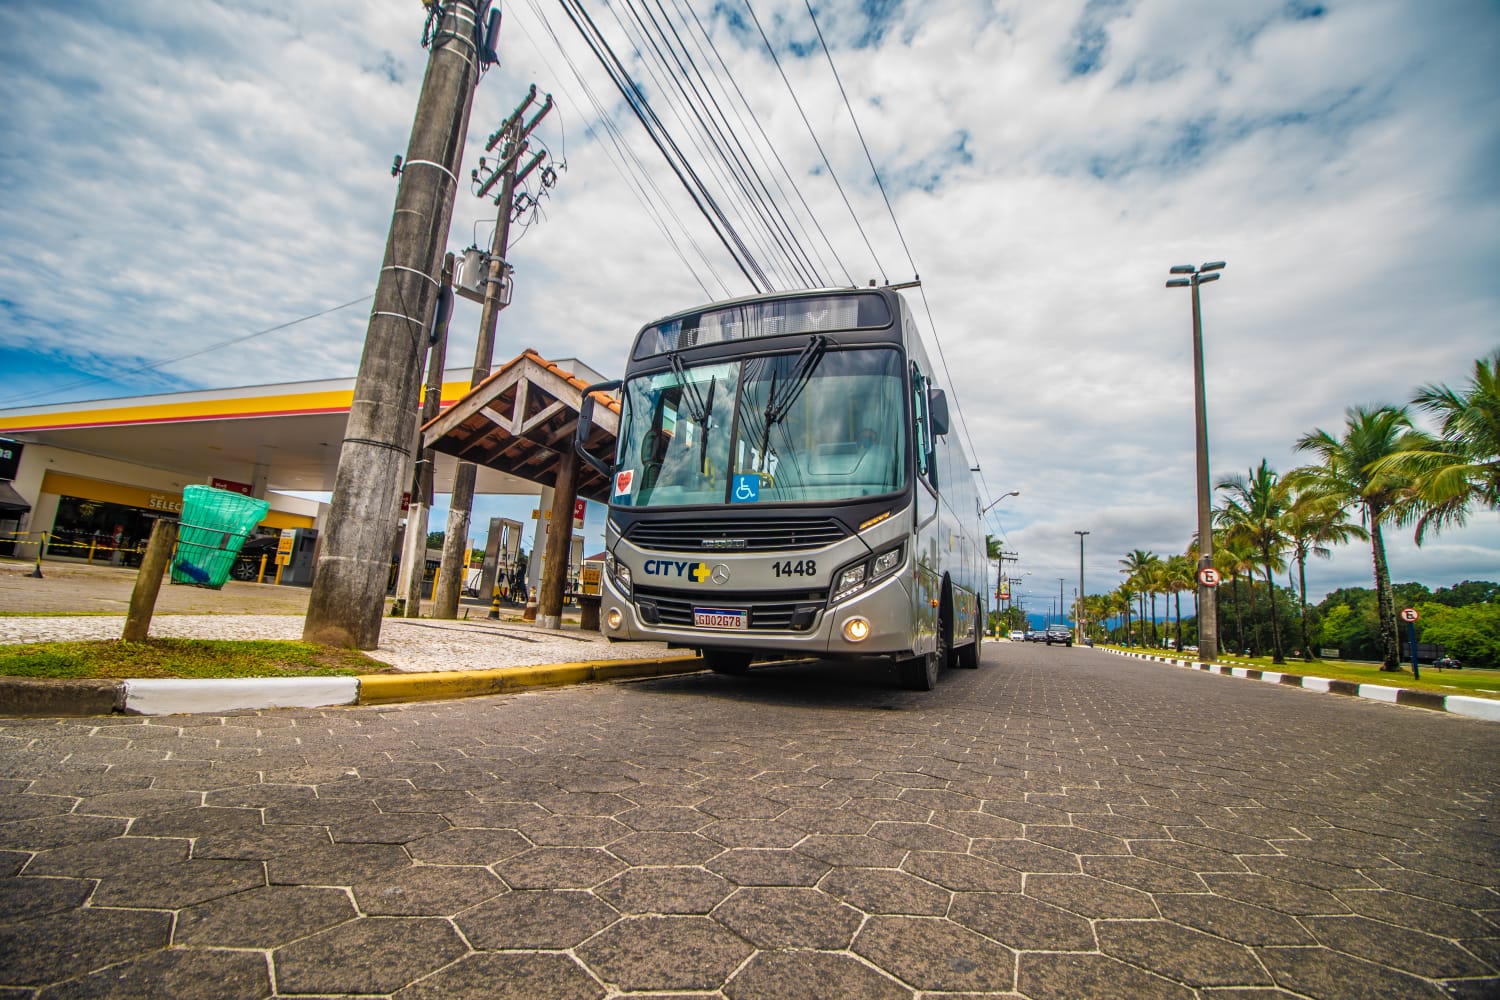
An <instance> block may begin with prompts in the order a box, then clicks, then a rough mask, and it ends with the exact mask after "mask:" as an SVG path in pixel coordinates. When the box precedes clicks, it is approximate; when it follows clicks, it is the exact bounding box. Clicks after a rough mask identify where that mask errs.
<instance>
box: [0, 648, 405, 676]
mask: <svg viewBox="0 0 1500 1000" xmlns="http://www.w3.org/2000/svg"><path fill="white" fill-rule="evenodd" d="M394 672H396V670H395V668H394V667H392V666H391V665H390V664H387V663H382V662H381V661H379V660H376V659H372V658H371V657H369V656H366V655H365V654H364V653H361V652H359V651H358V650H353V649H341V648H338V647H334V646H320V645H317V644H316V643H310V642H281V641H272V640H228V639H147V640H146V641H145V642H123V641H121V640H119V639H104V640H97V641H93V642H31V643H23V644H20V645H10V646H0V676H8V677H39V678H57V679H72V678H103V679H110V678H114V679H119V678H141V677H175V678H192V679H203V678H225V677H347V676H354V675H358V674H383V673H394Z"/></svg>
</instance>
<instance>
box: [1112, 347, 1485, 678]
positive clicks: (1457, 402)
mask: <svg viewBox="0 0 1500 1000" xmlns="http://www.w3.org/2000/svg"><path fill="white" fill-rule="evenodd" d="M1419 415H1425V416H1426V417H1428V418H1430V421H1431V425H1432V426H1431V429H1426V428H1423V427H1419V426H1418V424H1417V417H1418V416H1419ZM1296 449H1297V451H1299V452H1302V453H1305V454H1306V455H1308V456H1309V458H1310V459H1312V461H1310V462H1309V463H1308V464H1306V465H1302V466H1299V467H1297V468H1295V469H1293V470H1291V471H1290V472H1288V473H1286V474H1285V475H1282V474H1279V473H1278V472H1277V471H1276V470H1275V469H1273V468H1272V467H1271V466H1270V463H1269V462H1268V461H1266V460H1265V459H1262V460H1261V462H1260V464H1259V465H1258V466H1257V467H1255V468H1253V469H1249V470H1247V472H1246V474H1245V475H1232V476H1227V477H1225V478H1223V479H1222V480H1220V481H1219V482H1218V483H1217V484H1216V487H1215V488H1216V494H1217V497H1218V502H1217V503H1216V504H1215V507H1214V511H1213V532H1214V539H1213V550H1214V552H1213V560H1214V566H1215V568H1217V569H1218V570H1219V573H1220V575H1221V576H1222V578H1223V581H1224V582H1223V584H1221V586H1220V591H1219V593H1220V597H1219V601H1218V602H1217V603H1218V626H1219V630H1218V634H1219V641H1220V645H1221V647H1222V648H1224V649H1226V650H1227V649H1245V650H1248V651H1251V652H1253V653H1263V652H1264V651H1266V650H1269V651H1270V653H1271V659H1272V661H1273V662H1274V663H1285V662H1286V649H1287V647H1288V646H1289V645H1290V646H1291V647H1292V648H1293V652H1294V653H1295V654H1296V655H1298V656H1300V657H1301V658H1303V659H1306V660H1311V659H1313V658H1314V653H1315V649H1318V648H1326V647H1337V648H1338V649H1339V650H1340V654H1341V655H1343V656H1355V657H1365V658H1369V659H1378V660H1379V661H1380V663H1381V668H1382V669H1384V670H1399V669H1400V662H1399V660H1400V655H1401V645H1400V638H1399V632H1398V623H1397V619H1396V607H1397V598H1398V597H1399V598H1400V600H1401V602H1402V605H1403V606H1413V607H1417V608H1418V611H1419V613H1420V614H1421V615H1422V633H1423V634H1422V641H1424V642H1440V643H1443V644H1444V645H1445V646H1447V648H1448V652H1449V653H1450V654H1452V655H1456V656H1458V657H1459V658H1460V659H1462V660H1465V661H1466V662H1468V663H1471V664H1472V665H1474V666H1495V667H1500V601H1497V597H1500V586H1497V585H1495V584H1492V583H1485V582H1482V581H1479V582H1465V583H1463V584H1460V585H1458V586H1455V587H1454V588H1452V589H1451V590H1448V589H1446V588H1445V589H1440V590H1439V591H1437V592H1435V593H1434V592H1430V591H1428V589H1427V588H1426V587H1424V586H1422V585H1420V584H1399V585H1393V584H1392V582H1391V579H1390V569H1389V566H1388V563H1387V559H1386V550H1385V536H1386V533H1387V532H1388V531H1390V530H1393V529H1407V528H1409V529H1412V530H1413V532H1414V536H1413V537H1414V540H1415V542H1416V544H1417V545H1418V546H1420V545H1421V544H1422V543H1423V542H1424V541H1425V540H1426V539H1427V538H1429V537H1431V536H1433V535H1436V534H1439V533H1441V532H1442V531H1444V530H1446V529H1450V528H1455V527H1460V526H1462V525H1464V524H1465V523H1467V520H1468V518H1469V516H1470V515H1471V514H1473V513H1474V512H1475V511H1481V510H1488V511H1496V510H1500V350H1496V351H1495V352H1494V353H1492V354H1490V355H1488V356H1486V357H1483V358H1480V359H1478V360H1476V361H1475V362H1474V374H1473V378H1472V379H1470V381H1469V382H1468V384H1467V385H1463V386H1460V387H1458V388H1453V387H1450V386H1447V385H1441V384H1429V385H1424V386H1422V387H1421V388H1419V389H1417V390H1416V392H1415V393H1414V394H1413V395H1412V398H1411V400H1410V401H1409V403H1407V404H1405V405H1380V406H1355V407H1350V408H1349V409H1348V410H1346V411H1345V413H1344V424H1343V426H1342V427H1340V428H1337V429H1336V430H1335V431H1332V432H1330V431H1327V430H1324V429H1322V428H1316V429H1314V430H1313V431H1312V432H1310V433H1308V434H1304V435H1303V436H1302V437H1300V438H1299V439H1298V440H1297V443H1296ZM1354 542H1362V543H1367V544H1368V545H1369V546H1370V555H1371V564H1372V569H1373V582H1374V587H1373V588H1372V589H1371V590H1368V591H1365V590H1362V589H1359V588H1352V589H1347V590H1343V591H1335V592H1334V593H1333V594H1330V595H1328V596H1327V597H1326V598H1324V600H1323V601H1322V602H1321V603H1320V604H1319V605H1318V607H1317V608H1316V609H1313V608H1309V606H1308V604H1307V601H1306V596H1307V561H1308V559H1310V558H1311V559H1326V558H1329V557H1330V556H1331V555H1332V553H1333V547H1334V546H1338V545H1345V544H1350V543H1354ZM1197 564H1198V539H1197V535H1196V533H1195V534H1194V537H1193V539H1192V541H1191V542H1190V543H1189V546H1188V549H1187V551H1186V552H1184V553H1183V554H1181V555H1174V556H1169V557H1167V558H1165V559H1163V558H1161V557H1159V556H1157V555H1155V554H1154V553H1151V552H1146V551H1142V550H1140V549H1136V550H1135V551H1133V552H1131V553H1130V554H1128V555H1127V556H1126V557H1125V558H1123V559H1121V560H1120V566H1121V572H1122V573H1123V574H1125V582H1124V583H1122V584H1121V585H1120V587H1119V588H1118V589H1116V590H1114V591H1112V592H1110V593H1108V594H1101V595H1096V596H1093V597H1089V598H1087V599H1086V603H1085V606H1084V609H1083V615H1084V618H1085V619H1086V620H1089V621H1094V622H1106V621H1113V622H1120V623H1123V624H1117V625H1115V626H1113V627H1112V628H1111V629H1110V634H1111V637H1112V638H1117V639H1123V640H1125V641H1137V640H1139V641H1141V642H1143V643H1146V644H1150V645H1157V646H1163V645H1166V644H1167V643H1166V639H1167V638H1168V637H1167V636H1166V635H1165V632H1167V631H1168V630H1170V631H1172V632H1173V633H1174V637H1173V642H1174V644H1175V645H1176V646H1177V648H1179V649H1181V648H1183V642H1184V640H1185V639H1186V641H1188V642H1192V641H1194V640H1195V639H1196V632H1197V629H1196V621H1195V620H1194V619H1189V620H1188V621H1187V623H1186V634H1185V632H1184V620H1183V618H1182V614H1181V603H1182V594H1183V593H1184V592H1191V591H1193V590H1195V589H1196V586H1197V584H1196V580H1195V576H1194V570H1195V568H1196V566H1197ZM1283 573H1284V574H1286V586H1285V587H1282V586H1279V585H1278V584H1277V575H1278V574H1283ZM1158 597H1163V598H1166V600H1167V602H1168V605H1167V609H1166V616H1167V620H1166V623H1165V627H1163V623H1162V622H1160V621H1159V620H1158V618H1157V613H1156V602H1157V598H1158ZM1226 598H1227V599H1226ZM1148 602H1149V613H1148ZM1174 612H1175V620H1174ZM1132 618H1133V619H1134V625H1135V627H1134V628H1133V627H1132ZM1231 640H1232V641H1231Z"/></svg>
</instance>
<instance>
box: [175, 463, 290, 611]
mask: <svg viewBox="0 0 1500 1000" xmlns="http://www.w3.org/2000/svg"><path fill="white" fill-rule="evenodd" d="M270 509H271V505H270V504H269V503H267V502H266V501H264V500H257V499H256V498H255V497H247V496H244V495H243V494H240V493H231V492H230V491H229V490H216V489H214V488H213V487H212V486H189V487H187V488H186V489H184V490H183V491H182V521H181V524H180V526H179V528H178V532H177V551H176V553H175V554H174V555H173V557H172V582H173V583H185V584H188V585H190V586H194V587H208V588H210V589H212V590H218V589H220V588H221V587H223V586H224V581H225V580H228V579H229V571H230V569H232V568H233V567H234V559H235V557H236V556H238V555H239V554H240V547H241V546H243V545H244V544H245V538H246V536H247V535H249V534H250V532H251V531H252V530H254V528H255V526H256V525H257V524H259V523H260V522H261V519H262V518H264V517H265V516H266V512H267V511H269V510H270Z"/></svg>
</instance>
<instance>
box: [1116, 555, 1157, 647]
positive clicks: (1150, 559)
mask: <svg viewBox="0 0 1500 1000" xmlns="http://www.w3.org/2000/svg"><path fill="white" fill-rule="evenodd" d="M1159 562H1161V559H1160V557H1158V556H1157V555H1156V553H1154V552H1147V551H1146V550H1144V549H1136V550H1135V551H1133V552H1131V553H1130V555H1128V556H1126V557H1125V558H1124V559H1121V560H1120V566H1121V569H1120V572H1121V573H1124V574H1125V582H1126V583H1128V584H1130V585H1131V589H1132V590H1134V591H1135V593H1136V601H1137V602H1138V603H1139V605H1140V611H1141V613H1140V620H1141V642H1142V643H1144V642H1145V641H1146V595H1148V594H1150V595H1151V616H1152V617H1153V618H1155V617H1156V594H1155V593H1154V592H1153V591H1152V589H1151V585H1152V580H1151V573H1152V570H1153V569H1154V567H1155V566H1156V564H1157V563H1159ZM1154 631H1155V629H1154V628H1153V633H1154ZM1153 641H1154V640H1153Z"/></svg>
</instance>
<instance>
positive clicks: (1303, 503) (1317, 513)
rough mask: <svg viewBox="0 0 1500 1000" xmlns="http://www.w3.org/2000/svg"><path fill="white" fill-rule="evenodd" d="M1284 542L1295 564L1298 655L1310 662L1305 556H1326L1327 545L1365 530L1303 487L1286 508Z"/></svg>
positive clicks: (1359, 535) (1360, 535)
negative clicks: (1298, 616)
mask: <svg viewBox="0 0 1500 1000" xmlns="http://www.w3.org/2000/svg"><path fill="white" fill-rule="evenodd" d="M1286 534H1287V543H1288V544H1289V546H1290V548H1291V554H1292V562H1294V563H1296V566H1297V609H1298V611H1299V612H1300V618H1301V623H1300V624H1301V632H1302V659H1304V660H1306V661H1308V662H1311V661H1312V658H1313V655H1312V643H1311V640H1310V639H1309V638H1308V635H1307V557H1308V556H1314V557H1316V558H1318V559H1328V558H1330V557H1331V556H1332V555H1333V550H1332V549H1330V548H1329V546H1330V545H1342V544H1344V543H1345V542H1347V541H1349V539H1351V538H1358V539H1361V540H1363V539H1364V538H1365V537H1367V536H1366V534H1365V530H1364V529H1363V528H1361V527H1360V526H1359V525H1357V524H1350V523H1349V512H1348V511H1347V510H1346V509H1344V508H1343V507H1341V506H1339V505H1338V503H1337V502H1335V501H1333V500H1330V499H1329V498H1328V497H1326V496H1323V495H1321V494H1318V493H1313V492H1309V491H1307V490H1300V491H1296V492H1294V493H1293V495H1292V499H1291V503H1290V504H1289V505H1288V507H1287V512H1286Z"/></svg>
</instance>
